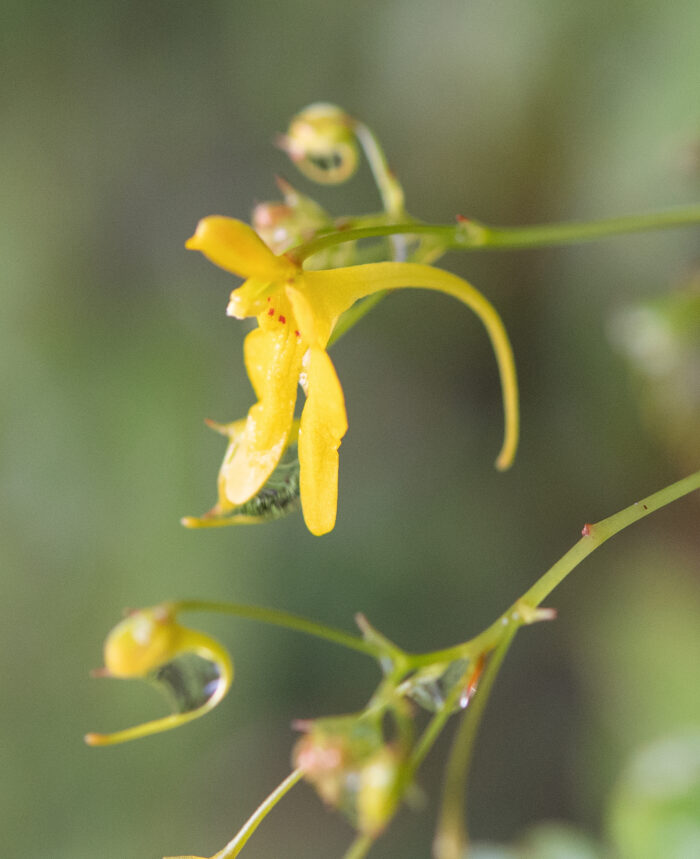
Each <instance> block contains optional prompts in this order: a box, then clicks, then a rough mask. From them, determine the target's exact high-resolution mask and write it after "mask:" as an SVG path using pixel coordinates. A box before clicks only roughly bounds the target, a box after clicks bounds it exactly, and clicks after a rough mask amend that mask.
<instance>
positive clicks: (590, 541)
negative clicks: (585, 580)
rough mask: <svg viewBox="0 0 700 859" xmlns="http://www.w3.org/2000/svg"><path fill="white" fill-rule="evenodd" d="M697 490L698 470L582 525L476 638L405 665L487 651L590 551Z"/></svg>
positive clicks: (699, 484) (699, 485)
mask: <svg viewBox="0 0 700 859" xmlns="http://www.w3.org/2000/svg"><path fill="white" fill-rule="evenodd" d="M697 489H700V471H696V472H695V473H694V474H691V475H689V476H688V477H684V478H683V479H682V480H679V481H677V482H676V483H672V484H671V485H670V486H666V487H664V488H663V489H660V490H659V491H658V492H654V493H653V494H652V495H649V496H648V497H647V498H642V500H641V501H635V502H634V504H631V505H630V506H629V507H626V508H625V509H624V510H620V511H619V513H615V514H613V515H612V516H609V517H608V518H607V519H602V520H601V521H600V522H597V523H596V524H595V525H589V524H587V525H585V526H584V529H583V531H584V536H582V537H581V539H580V540H579V541H578V542H577V543H576V544H575V545H574V546H572V547H571V549H569V551H568V552H567V553H566V554H565V555H564V556H563V557H561V558H560V559H559V560H558V561H557V562H556V564H554V566H553V567H550V569H549V570H547V572H546V573H545V574H544V575H543V576H541V578H539V579H538V580H537V581H536V582H535V584H534V585H533V586H532V587H531V588H530V589H529V590H527V591H526V592H525V593H524V594H523V595H522V597H520V599H518V600H516V602H514V603H513V605H512V606H511V607H510V608H509V609H508V610H507V611H506V612H504V614H503V615H502V616H501V617H499V618H498V620H496V621H495V622H494V623H492V624H491V626H489V627H487V628H486V629H485V630H484V631H483V632H482V633H480V634H479V635H477V636H476V638H472V639H470V640H469V641H467V642H465V643H464V644H458V645H457V646H455V647H448V648H445V649H444V650H435V651H433V652H432V653H418V654H413V653H411V654H406V658H407V660H408V663H409V665H410V666H411V668H420V667H422V666H425V665H432V664H433V663H434V662H452V661H453V660H455V659H463V658H474V657H476V656H478V655H479V654H480V653H487V652H489V651H490V650H492V649H493V648H494V647H495V646H496V645H497V644H498V642H499V641H500V640H501V638H502V636H503V630H504V627H505V626H506V624H507V623H509V621H510V619H515V620H517V619H521V620H524V621H525V622H526V623H527V622H528V620H527V618H526V617H525V616H524V615H525V614H527V613H528V611H532V610H533V609H535V608H537V606H539V605H540V604H541V603H542V602H543V601H544V600H545V599H546V598H547V597H548V596H549V594H550V593H551V592H552V591H553V590H554V588H556V587H557V585H559V584H561V582H562V581H563V580H564V579H565V578H566V577H567V576H568V575H569V573H571V572H572V570H574V569H575V568H576V567H577V566H578V565H579V564H580V563H581V561H583V559H584V558H587V557H588V555H590V554H591V552H593V551H594V549H597V548H598V546H600V545H602V544H603V543H604V542H605V541H606V540H609V539H610V537H613V536H614V535H615V534H617V533H618V532H619V531H621V530H622V529H623V528H627V526H628V525H632V524H633V523H634V522H637V521H639V520H640V519H643V518H644V517H645V516H648V515H649V514H650V513H653V512H654V511H656V510H659V509H660V508H661V507H665V506H666V505H667V504H670V503H671V502H672V501H677V500H678V499H679V498H682V497H683V496H684V495H688V494H689V493H690V492H694V491H695V490H697Z"/></svg>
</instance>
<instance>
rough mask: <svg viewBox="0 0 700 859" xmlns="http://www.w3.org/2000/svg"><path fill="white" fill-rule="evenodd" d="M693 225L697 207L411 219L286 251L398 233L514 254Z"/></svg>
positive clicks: (297, 255) (699, 217) (301, 254)
mask: <svg viewBox="0 0 700 859" xmlns="http://www.w3.org/2000/svg"><path fill="white" fill-rule="evenodd" d="M699 223H700V205H695V206H684V207H679V208H675V209H666V210H663V211H659V212H650V213H647V214H643V215H626V216H623V217H617V218H603V219H600V220H595V221H572V222H571V223H563V224H535V225H533V226H530V227H490V226H488V225H486V224H482V223H480V222H478V221H470V220H463V221H460V222H459V223H458V224H456V225H454V224H424V223H420V222H418V221H415V222H407V223H403V224H385V225H377V226H371V227H359V228H358V229H354V230H344V231H340V232H336V233H329V234H327V235H325V236H319V237H318V238H316V239H313V240H312V241H310V242H306V243H304V244H301V245H298V246H297V247H296V248H294V249H293V250H292V251H291V252H290V253H291V254H292V255H293V257H294V259H297V260H299V261H301V260H304V259H306V258H307V257H309V256H311V255H312V254H315V253H318V251H321V250H325V248H328V247H332V246H333V245H337V244H341V243H343V242H352V241H357V240H359V239H366V238H376V237H378V236H391V235H398V234H406V235H421V234H428V235H432V236H434V237H435V238H436V239H440V240H441V241H442V242H443V244H444V248H445V249H451V250H465V251H474V250H514V249H516V248H538V247H549V246H552V245H566V244H577V243H579V242H589V241H594V240H596V239H601V238H606V237H608V236H615V235H622V234H624V233H637V232H644V231H646V230H662V229H669V228H671V227H683V226H690V225H692V224H699Z"/></svg>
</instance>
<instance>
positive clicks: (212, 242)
mask: <svg viewBox="0 0 700 859" xmlns="http://www.w3.org/2000/svg"><path fill="white" fill-rule="evenodd" d="M185 247H186V248H188V249H189V250H195V251H201V252H202V253H203V254H204V256H205V257H207V259H209V260H211V261H212V262H213V263H215V264H216V265H218V266H221V268H224V269H226V271H230V272H232V273H233V274H237V275H239V277H246V278H249V277H252V278H256V279H259V280H266V281H274V280H283V279H284V278H285V277H289V276H290V275H292V274H294V272H295V271H296V270H297V269H296V267H295V266H294V264H293V263H292V262H290V261H289V260H288V259H287V258H286V257H278V256H275V254H273V253H272V251H271V250H270V249H269V248H268V246H267V245H266V244H265V242H264V241H263V240H262V239H261V238H260V236H259V235H258V234H257V233H256V232H255V230H253V229H252V227H249V226H248V224H244V223H243V221H237V220H236V219H235V218H225V217H223V216H222V215H210V216H209V217H207V218H202V220H201V221H200V222H199V223H198V224H197V230H196V231H195V234H194V235H193V236H192V237H191V238H189V239H188V240H187V241H186V242H185Z"/></svg>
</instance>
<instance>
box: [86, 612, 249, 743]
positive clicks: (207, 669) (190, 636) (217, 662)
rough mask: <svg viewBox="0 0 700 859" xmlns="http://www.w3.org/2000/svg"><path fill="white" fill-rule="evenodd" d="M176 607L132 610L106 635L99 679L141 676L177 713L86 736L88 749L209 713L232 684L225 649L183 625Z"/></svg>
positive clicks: (120, 741)
mask: <svg viewBox="0 0 700 859" xmlns="http://www.w3.org/2000/svg"><path fill="white" fill-rule="evenodd" d="M176 615H177V606H176V605H175V604H172V603H163V604H162V605H157V606H155V607H154V608H146V609H142V610H140V611H135V612H132V613H131V614H129V615H128V617H125V618H124V620H123V621H122V622H121V623H119V624H118V625H117V626H115V627H114V629H113V630H112V631H111V632H110V634H109V635H108V636H107V640H106V641H105V646H104V660H105V667H104V668H100V669H98V670H97V671H95V672H94V674H95V676H98V677H123V678H132V677H140V678H142V679H145V680H150V681H151V682H153V683H154V684H155V685H157V686H159V687H160V688H161V689H163V691H165V692H166V693H167V694H168V697H169V698H170V699H171V702H172V704H173V706H174V709H175V710H176V712H174V713H172V714H171V715H169V716H164V717H163V718H162V719H155V720H153V721H151V722H145V723H144V724H142V725H136V726H134V727H133V728H127V729H125V730H123V731H117V732H116V733H113V734H87V735H86V737H85V742H86V743H88V745H90V746H107V745H113V744H115V743H123V742H126V741H127V740H134V739H136V738H137V737H146V736H148V735H149V734H157V733H160V732H161V731H167V730H169V729H170V728H176V727H178V725H182V724H184V723H185V722H189V721H191V720H192V719H196V718H197V717H199V716H203V715H204V714H205V713H208V712H209V710H211V709H212V708H213V707H216V705H217V704H218V703H219V701H221V699H222V698H223V697H224V695H225V694H226V693H227V692H228V690H229V688H230V686H231V682H232V681H233V663H232V662H231V658H230V657H229V655H228V653H227V652H226V650H225V649H224V648H223V647H222V646H221V645H220V644H219V643H218V641H215V640H214V639H213V638H210V637H209V636H208V635H205V634H204V633H202V632H198V631H197V630H194V629H189V628H188V627H185V626H182V625H181V624H179V623H178V622H177V620H176Z"/></svg>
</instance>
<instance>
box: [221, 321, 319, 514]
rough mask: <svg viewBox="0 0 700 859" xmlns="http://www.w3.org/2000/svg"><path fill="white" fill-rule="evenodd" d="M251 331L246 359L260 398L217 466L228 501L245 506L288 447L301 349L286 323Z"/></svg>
mask: <svg viewBox="0 0 700 859" xmlns="http://www.w3.org/2000/svg"><path fill="white" fill-rule="evenodd" d="M253 333H254V334H256V337H255V338H254V339H253V340H252V341H251V345H250V346H248V345H246V362H247V363H248V362H249V364H248V366H249V368H250V369H251V370H252V372H251V381H252V383H253V386H254V388H255V392H256V394H257V396H258V402H257V403H256V404H255V405H254V406H253V407H252V408H251V410H250V411H249V412H248V418H247V420H246V425H245V429H244V430H243V432H242V434H241V435H240V437H239V439H238V443H237V444H236V445H235V449H231V448H230V451H231V453H232V456H231V459H230V461H229V462H224V464H223V466H222V468H221V475H222V477H223V480H224V485H225V490H226V496H227V498H228V499H229V501H230V502H231V503H232V504H243V503H245V502H246V501H248V500H249V499H250V498H252V497H253V496H254V495H255V494H256V492H258V490H259V489H260V488H261V486H262V485H263V484H264V483H265V481H266V480H267V479H268V477H269V476H270V475H271V474H272V472H273V471H274V470H275V467H276V465H277V463H278V462H279V459H280V457H281V456H282V453H283V452H284V449H285V447H286V446H287V441H288V439H289V432H290V429H291V427H292V421H293V418H294V405H295V403H296V398H297V385H298V383H299V373H300V370H301V358H302V354H303V348H304V347H303V346H302V345H301V343H300V342H299V339H298V338H297V336H296V334H295V333H294V331H292V330H291V326H290V325H287V324H278V325H277V326H276V327H274V328H266V329H260V330H259V332H253ZM249 336H250V335H249Z"/></svg>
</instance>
